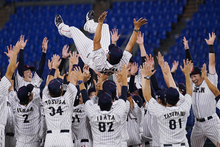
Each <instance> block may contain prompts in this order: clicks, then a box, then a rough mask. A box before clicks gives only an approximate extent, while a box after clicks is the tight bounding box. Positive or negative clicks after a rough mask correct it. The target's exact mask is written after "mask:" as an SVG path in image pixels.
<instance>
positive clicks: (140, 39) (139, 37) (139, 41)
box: [136, 31, 144, 45]
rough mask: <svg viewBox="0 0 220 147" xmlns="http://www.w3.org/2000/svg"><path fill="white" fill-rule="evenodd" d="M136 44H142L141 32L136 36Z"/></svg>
mask: <svg viewBox="0 0 220 147" xmlns="http://www.w3.org/2000/svg"><path fill="white" fill-rule="evenodd" d="M136 43H137V44H139V45H140V44H144V33H142V34H141V32H140V31H139V32H138V36H137V41H136Z"/></svg>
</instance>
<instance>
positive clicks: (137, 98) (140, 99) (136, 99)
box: [132, 94, 143, 107]
mask: <svg viewBox="0 0 220 147" xmlns="http://www.w3.org/2000/svg"><path fill="white" fill-rule="evenodd" d="M132 98H133V100H134V101H135V102H136V103H137V105H138V106H139V107H141V106H143V100H142V98H141V97H140V96H139V95H138V94H135V95H133V96H132Z"/></svg>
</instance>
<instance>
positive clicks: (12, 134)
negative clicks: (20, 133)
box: [5, 133, 15, 137]
mask: <svg viewBox="0 0 220 147" xmlns="http://www.w3.org/2000/svg"><path fill="white" fill-rule="evenodd" d="M5 135H6V136H11V137H14V135H15V134H14V133H6V134H5Z"/></svg>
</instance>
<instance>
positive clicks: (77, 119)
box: [72, 114, 80, 123]
mask: <svg viewBox="0 0 220 147" xmlns="http://www.w3.org/2000/svg"><path fill="white" fill-rule="evenodd" d="M72 119H73V120H72V123H74V122H78V123H80V119H79V116H78V115H77V114H76V115H75V117H72ZM75 120H76V121H75Z"/></svg>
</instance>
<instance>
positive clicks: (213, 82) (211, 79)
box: [208, 73, 218, 87]
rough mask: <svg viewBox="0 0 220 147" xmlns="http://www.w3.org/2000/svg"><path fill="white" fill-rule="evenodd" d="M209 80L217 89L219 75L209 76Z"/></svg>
mask: <svg viewBox="0 0 220 147" xmlns="http://www.w3.org/2000/svg"><path fill="white" fill-rule="evenodd" d="M208 79H209V80H210V82H212V84H213V85H215V86H216V87H217V85H218V75H217V73H215V74H210V73H209V74H208Z"/></svg>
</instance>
